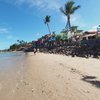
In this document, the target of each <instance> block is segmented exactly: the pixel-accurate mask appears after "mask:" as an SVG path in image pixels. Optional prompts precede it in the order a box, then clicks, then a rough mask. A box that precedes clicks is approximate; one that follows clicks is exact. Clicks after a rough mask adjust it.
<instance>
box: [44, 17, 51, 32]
mask: <svg viewBox="0 0 100 100" xmlns="http://www.w3.org/2000/svg"><path fill="white" fill-rule="evenodd" d="M50 17H51V16H48V15H47V16H46V17H45V19H44V23H45V24H47V27H48V30H49V33H50V34H51V31H50V27H49V23H50Z"/></svg>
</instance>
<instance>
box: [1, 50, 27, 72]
mask: <svg viewBox="0 0 100 100" xmlns="http://www.w3.org/2000/svg"><path fill="white" fill-rule="evenodd" d="M24 56H25V54H24V53H23V52H3V53H0V71H1V70H2V69H14V68H16V67H17V68H18V67H20V66H21V64H22V63H23V61H24V58H25V57H24Z"/></svg>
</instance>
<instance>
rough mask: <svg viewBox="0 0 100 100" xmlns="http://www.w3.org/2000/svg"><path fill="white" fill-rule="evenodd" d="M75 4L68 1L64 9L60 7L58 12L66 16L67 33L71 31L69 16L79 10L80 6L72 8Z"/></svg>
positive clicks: (70, 0) (71, 0)
mask: <svg viewBox="0 0 100 100" xmlns="http://www.w3.org/2000/svg"><path fill="white" fill-rule="evenodd" d="M74 4H75V2H74V1H73V0H69V1H68V2H67V3H66V4H65V7H64V8H63V7H61V8H60V10H61V12H62V13H63V14H64V15H66V16H67V24H66V29H67V31H70V30H71V23H70V16H71V15H72V14H74V12H75V11H76V10H77V9H79V8H80V5H78V6H74Z"/></svg>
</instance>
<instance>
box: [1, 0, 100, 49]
mask: <svg viewBox="0 0 100 100" xmlns="http://www.w3.org/2000/svg"><path fill="white" fill-rule="evenodd" d="M67 1H68V0H0V50H2V49H7V48H9V46H10V45H11V44H13V43H16V42H17V40H24V41H27V42H29V41H33V40H37V39H38V38H40V37H41V36H43V35H45V34H48V29H47V26H46V25H45V24H44V18H45V16H46V15H50V16H51V22H50V28H51V31H55V32H56V33H60V32H61V30H62V29H64V28H65V25H66V22H67V19H66V16H64V15H63V14H62V13H61V12H60V10H59V8H60V7H63V6H64V4H65V3H66V2H67ZM74 1H75V5H80V6H81V8H80V9H78V10H77V11H76V12H75V14H73V15H72V16H71V25H76V26H78V29H80V30H84V31H88V30H89V31H90V30H91V31H92V30H96V28H97V26H98V25H99V24H100V0H74Z"/></svg>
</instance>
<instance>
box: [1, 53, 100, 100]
mask: <svg viewBox="0 0 100 100" xmlns="http://www.w3.org/2000/svg"><path fill="white" fill-rule="evenodd" d="M7 61H9V65H8V64H7V65H6V66H10V67H7V68H6V67H5V68H3V69H1V68H0V100H100V60H99V59H93V58H89V59H86V58H80V57H70V56H69V57H67V56H63V55H54V54H43V53H38V54H36V55H34V54H33V53H29V54H26V55H24V56H23V57H20V56H19V57H17V58H15V59H13V60H11V59H10V60H7ZM5 64H6V62H5ZM0 66H1V65H0ZM13 66H14V67H13Z"/></svg>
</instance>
